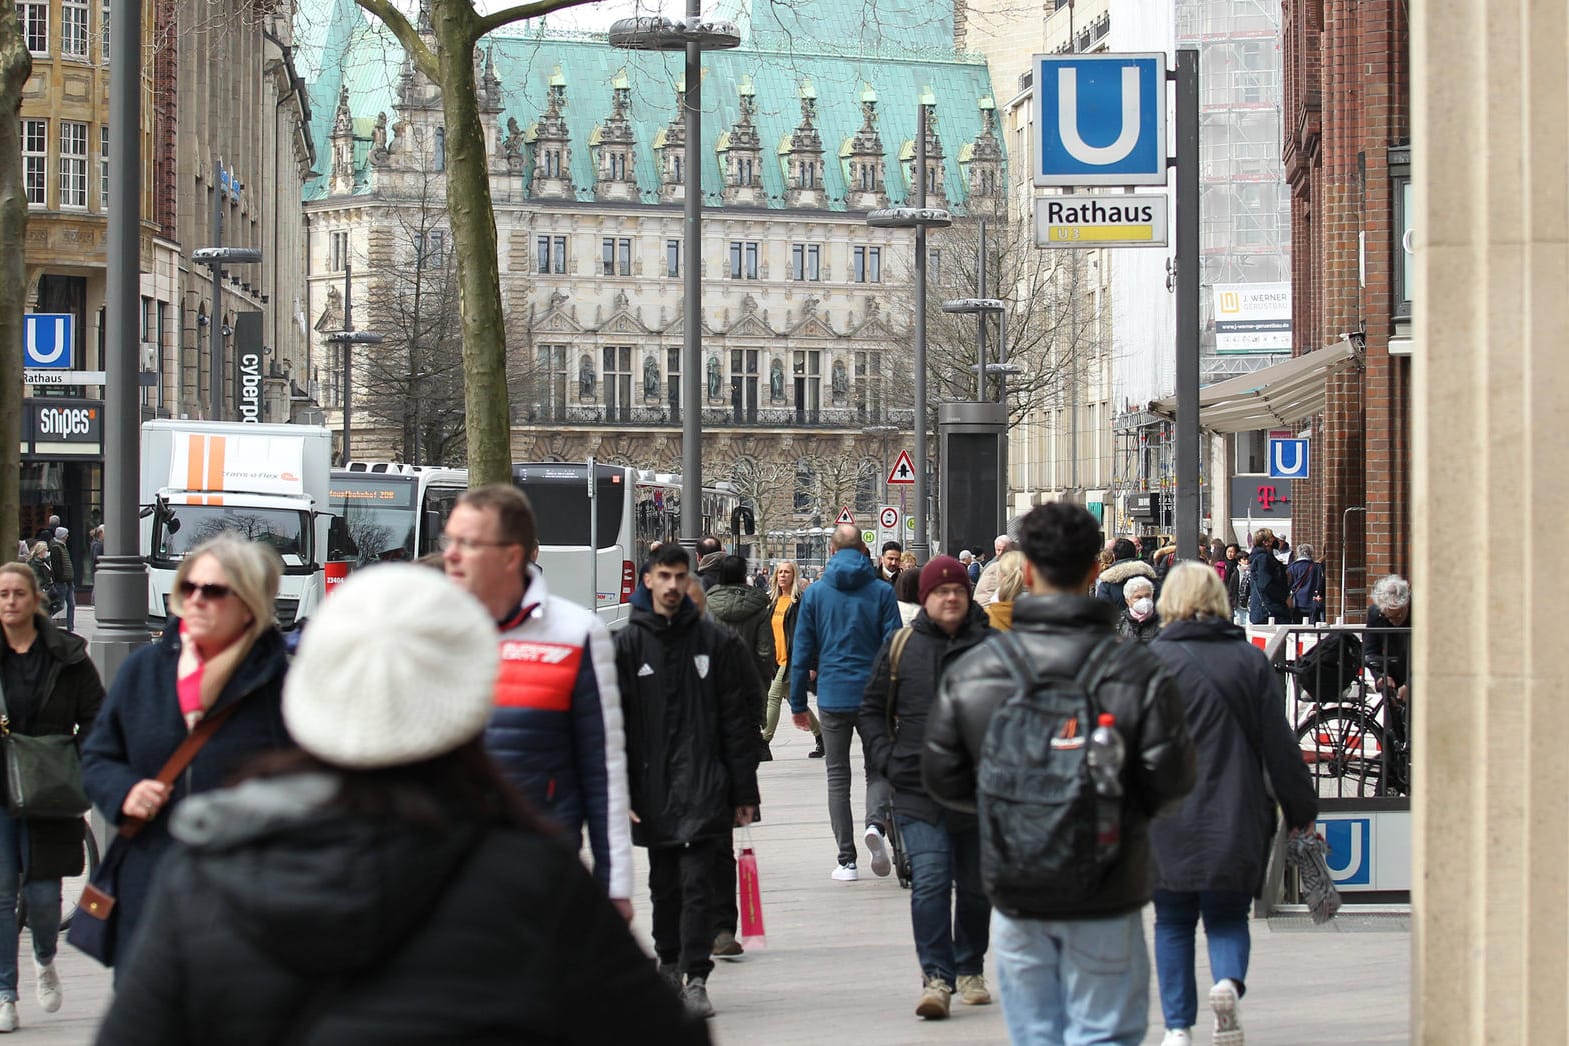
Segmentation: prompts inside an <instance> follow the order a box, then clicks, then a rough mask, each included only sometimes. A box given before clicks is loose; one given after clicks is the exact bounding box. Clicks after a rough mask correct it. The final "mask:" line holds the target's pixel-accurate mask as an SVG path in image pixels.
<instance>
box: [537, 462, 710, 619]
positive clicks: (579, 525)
mask: <svg viewBox="0 0 1569 1046" xmlns="http://www.w3.org/2000/svg"><path fill="white" fill-rule="evenodd" d="M593 468H594V487H593V493H592V495H591V494H590V491H589V481H588V477H589V472H588V470H589V464H588V462H573V461H550V462H528V463H522V464H514V465H513V466H512V481H513V482H514V483H516V484H517V486H518V488H519V489H521V490H522V491H523V492H524V493H525V494H527V495H528V499H529V501H530V502H531V503H532V504H533V506H534V519H535V521H536V523H537V525H538V528H539V560H538V562H539V565H540V567H541V569H542V570H543V571H544V574H545V583H546V585H547V586H548V587H549V589H550V591H551V593H553V594H554V595H558V596H563V597H565V598H567V599H570V600H572V601H573V602H575V603H578V604H579V605H581V606H585V607H593V608H594V610H595V612H596V613H597V614H598V615H599V618H600V620H601V621H603V622H604V623H605V625H606V626H607V627H608V628H610V629H611V630H612V631H614V630H617V629H620V628H622V627H624V626H625V625H626V622H627V619H628V618H629V617H630V615H631V609H632V608H631V600H632V592H633V591H634V590H635V589H636V588H637V581H638V578H637V570H638V566H639V564H641V563H642V562H643V561H644V560H645V559H646V558H647V557H648V550H649V548H650V546H652V545H653V544H654V543H656V542H668V541H675V540H678V539H679V538H680V533H681V530H680V520H681V478H680V477H679V476H672V475H668V474H662V473H654V472H647V471H640V470H638V469H634V468H630V467H628V466H625V465H599V464H596V465H594V466H593ZM702 498H703V504H702V512H701V527H700V530H701V532H702V533H704V534H713V535H715V536H722V535H728V534H729V533H730V531H731V529H732V523H733V518H734V515H735V509H736V508H737V507H738V506H739V504H740V501H739V499H738V498H737V497H736V495H735V494H734V492H732V491H730V490H728V489H726V488H724V487H705V488H704V489H703V494H702ZM591 547H592V549H593V554H592V555H591V554H590V548H591Z"/></svg>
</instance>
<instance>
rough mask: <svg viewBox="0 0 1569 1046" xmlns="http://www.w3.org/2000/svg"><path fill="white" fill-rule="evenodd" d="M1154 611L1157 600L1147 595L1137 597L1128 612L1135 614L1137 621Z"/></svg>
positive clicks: (1134, 617)
mask: <svg viewBox="0 0 1569 1046" xmlns="http://www.w3.org/2000/svg"><path fill="white" fill-rule="evenodd" d="M1154 612H1155V601H1154V600H1153V599H1151V598H1150V597H1149V596H1145V597H1144V598H1143V599H1135V600H1134V601H1133V605H1132V606H1130V607H1129V608H1128V613H1130V614H1132V615H1133V619H1134V620H1135V621H1143V620H1144V619H1145V618H1147V617H1149V616H1150V615H1151V614H1153V613H1154Z"/></svg>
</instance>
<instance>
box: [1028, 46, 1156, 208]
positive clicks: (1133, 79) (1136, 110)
mask: <svg viewBox="0 0 1569 1046" xmlns="http://www.w3.org/2000/svg"><path fill="white" fill-rule="evenodd" d="M1035 63H1036V64H1035V83H1036V91H1037V94H1038V96H1039V99H1040V105H1039V110H1038V116H1037V119H1038V121H1039V125H1040V128H1041V134H1040V153H1039V156H1038V158H1037V169H1036V171H1035V184H1036V185H1165V184H1166V60H1165V55H1162V54H1101V55H1037V56H1036V58H1035Z"/></svg>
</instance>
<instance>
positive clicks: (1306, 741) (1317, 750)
mask: <svg viewBox="0 0 1569 1046" xmlns="http://www.w3.org/2000/svg"><path fill="white" fill-rule="evenodd" d="M1297 744H1298V746H1299V747H1300V748H1301V749H1302V761H1303V762H1305V763H1307V764H1308V769H1309V770H1311V771H1312V773H1313V783H1314V784H1315V785H1316V786H1317V788H1318V794H1319V796H1320V797H1322V798H1326V799H1342V798H1345V799H1351V798H1370V797H1372V796H1376V795H1382V794H1383V790H1384V788H1383V786H1384V728H1383V727H1381V726H1379V725H1378V723H1376V722H1374V721H1373V720H1372V719H1371V718H1370V717H1369V716H1368V715H1367V714H1366V713H1365V712H1363V711H1362V710H1361V709H1357V708H1344V707H1340V706H1335V705H1321V706H1318V707H1317V708H1315V709H1314V710H1313V712H1312V713H1311V714H1310V715H1309V716H1308V717H1307V719H1305V720H1304V721H1303V722H1302V725H1301V726H1299V727H1297Z"/></svg>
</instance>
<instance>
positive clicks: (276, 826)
mask: <svg viewBox="0 0 1569 1046" xmlns="http://www.w3.org/2000/svg"><path fill="white" fill-rule="evenodd" d="M498 664H499V648H498V646H497V643H496V639H495V624H494V622H492V621H491V620H490V618H489V617H488V616H487V614H486V613H485V611H484V609H483V608H482V607H481V606H480V605H479V603H478V602H476V601H475V600H474V599H473V598H472V597H471V596H469V595H468V594H467V593H466V592H464V591H463V590H461V589H460V588H458V587H457V586H456V585H454V584H453V583H452V582H450V581H448V580H447V579H446V578H444V577H442V576H441V575H439V574H436V573H435V572H433V571H430V570H424V569H421V568H419V567H416V566H411V565H408V566H406V565H401V564H388V565H383V566H377V567H372V568H370V569H367V570H365V571H363V572H361V573H359V574H356V575H355V576H354V577H353V578H351V579H350V580H349V581H347V582H345V583H344V584H343V585H342V586H340V587H339V588H338V589H337V590H336V591H335V592H334V593H333V595H332V597H331V598H330V599H329V600H327V602H326V604H325V605H324V606H323V608H322V609H321V610H320V611H319V612H318V613H317V614H316V616H315V618H314V620H313V621H312V623H311V628H310V630H309V632H308V633H307V634H306V636H305V639H304V641H303V642H302V643H301V645H300V651H299V654H298V656H297V657H296V659H295V662H294V665H293V668H292V669H291V671H290V673H289V677H288V682H287V684H286V686H285V690H284V697H283V715H284V719H285V721H286V722H287V723H288V727H289V730H290V732H291V733H292V734H293V736H294V738H295V739H296V740H297V741H298V742H299V745H300V748H301V749H302V751H300V752H296V753H293V754H285V755H282V756H270V757H266V758H265V759H263V760H261V761H260V762H259V763H257V764H256V765H254V766H253V768H252V770H251V771H250V774H249V776H248V777H247V779H245V780H244V781H243V782H242V783H241V784H239V785H238V786H237V787H233V788H227V789H222V790H219V791H215V792H212V793H210V794H208V795H204V796H200V797H197V798H195V799H192V800H188V801H186V802H185V803H183V804H182V805H181V807H180V808H179V810H177V811H176V813H175V815H174V818H173V822H174V823H173V832H174V836H175V838H176V840H177V842H178V844H179V845H178V846H177V847H176V848H175V849H174V850H173V851H172V852H171V853H170V854H169V856H168V858H167V859H166V861H165V862H164V865H163V867H162V868H161V869H160V870H159V875H158V879H157V882H156V884H155V886H154V889H153V893H152V896H151V899H150V902H149V906H148V911H147V919H148V921H149V924H150V925H155V926H156V927H157V929H158V932H157V933H144V934H142V935H141V937H140V938H139V939H138V940H137V942H136V943H135V945H134V946H133V948H132V950H131V953H130V955H129V956H128V957H127V959H126V962H125V964H124V967H123V969H122V971H121V976H120V980H119V983H118V984H117V985H116V991H115V999H114V1004H113V1006H112V1007H111V1008H110V1010H109V1014H108V1016H107V1017H106V1018H105V1020H104V1023H103V1026H102V1028H101V1029H100V1030H99V1035H98V1041H99V1042H100V1043H103V1044H105V1046H108V1044H113V1046H138V1044H148V1046H153V1044H156V1046H181V1044H193V1046H194V1044H198V1043H201V1044H205V1043H224V1044H225V1046H252V1044H254V1046H262V1044H273V1043H291V1044H304V1046H309V1044H328V1043H330V1044H332V1046H354V1044H359V1043H365V1044H371V1043H375V1044H378V1046H395V1044H400V1043H437V1042H440V1043H448V1042H452V1043H457V1042H461V1043H466V1044H480V1043H494V1044H498V1046H499V1044H501V1043H583V1044H588V1043H595V1044H598V1043H615V1042H648V1043H670V1044H683V1046H684V1044H688V1043H692V1044H697V1043H706V1042H708V1035H707V1032H706V1031H705V1030H704V1028H703V1021H702V1019H701V1018H695V1017H689V1016H687V1015H686V1014H685V1012H684V1011H683V1009H682V1006H681V1003H680V1000H679V999H678V997H677V996H676V993H675V992H674V991H672V990H671V989H670V987H669V985H667V984H666V983H665V982H664V980H663V979H662V978H661V977H660V976H659V974H658V973H657V971H656V970H655V969H654V966H653V964H652V963H651V962H650V961H649V959H648V957H647V956H645V955H644V954H643V952H642V951H641V950H640V949H639V948H638V946H637V943H636V941H634V940H633V938H632V935H631V933H630V931H629V930H628V929H627V926H626V922H625V920H624V919H623V918H622V916H621V915H620V913H618V912H617V911H616V909H615V908H614V907H613V906H612V905H611V903H610V900H609V898H608V897H607V896H606V895H605V892H604V891H603V890H602V889H601V888H600V887H599V885H598V884H597V883H595V881H594V879H593V877H592V876H591V875H590V874H589V873H588V871H587V870H586V869H585V868H584V867H583V865H582V863H581V862H580V861H579V859H578V857H577V854H576V853H575V852H574V851H573V850H572V849H571V848H570V847H569V846H568V845H566V844H565V843H564V842H563V840H562V839H561V838H560V837H559V836H558V834H557V832H556V831H555V829H553V828H551V827H548V826H547V824H546V822H545V821H544V820H543V819H541V818H540V817H539V816H538V815H536V814H535V813H533V812H532V811H530V810H528V809H526V808H525V807H524V805H523V800H521V799H520V798H517V797H516V795H515V793H513V792H512V791H511V790H510V789H509V788H508V787H507V786H506V784H505V783H504V782H503V780H502V779H501V777H500V776H499V775H498V774H497V772H496V770H495V769H494V767H493V765H492V764H491V762H490V760H489V758H488V757H487V756H486V755H485V753H484V749H483V747H482V744H481V740H480V735H481V733H482V732H483V730H484V728H485V723H486V721H487V720H488V718H489V716H490V711H491V704H492V697H493V691H494V686H495V678H496V672H497V667H498Z"/></svg>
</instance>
